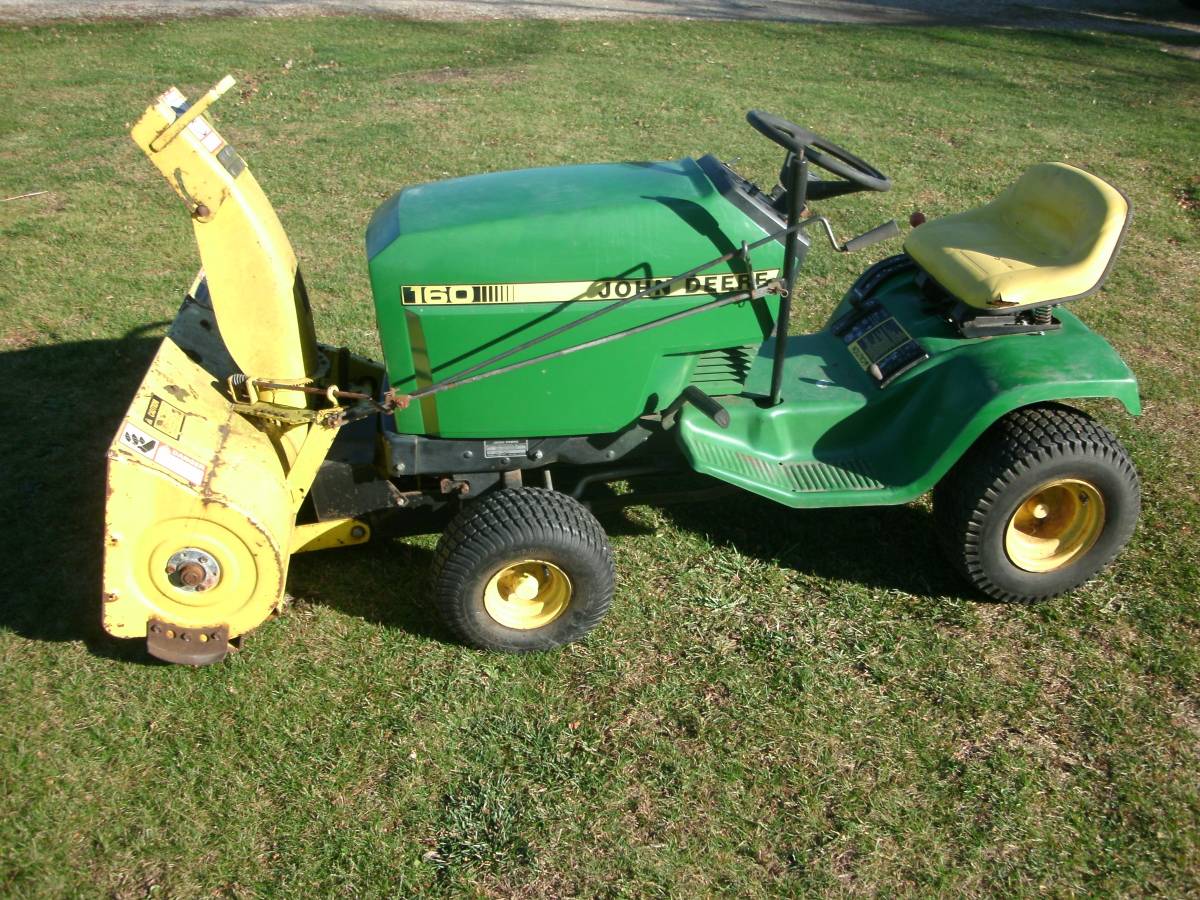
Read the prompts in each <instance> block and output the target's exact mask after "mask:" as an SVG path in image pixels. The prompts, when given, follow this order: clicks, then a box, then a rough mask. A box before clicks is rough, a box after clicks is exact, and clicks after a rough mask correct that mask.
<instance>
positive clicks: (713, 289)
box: [400, 269, 779, 306]
mask: <svg viewBox="0 0 1200 900" xmlns="http://www.w3.org/2000/svg"><path fill="white" fill-rule="evenodd" d="M778 276H779V270H778V269H762V270H760V271H758V272H754V273H753V278H751V276H749V275H746V274H745V273H736V274H735V273H732V272H727V273H725V274H722V275H694V276H692V277H691V278H685V279H683V280H681V281H678V282H676V283H675V285H674V286H673V287H671V288H669V289H668V288H667V287H665V285H666V284H667V282H668V281H669V280H670V279H667V278H603V279H600V280H599V281H533V282H524V283H517V284H413V285H405V286H404V287H402V288H400V301H401V302H402V303H403V304H404V305H405V306H467V305H470V304H480V305H483V304H488V303H565V302H567V301H570V300H622V299H624V298H625V297H632V296H633V295H634V294H636V293H638V292H640V291H644V290H647V289H649V288H652V287H654V286H655V285H657V284H661V285H664V287H663V288H662V289H661V290H658V291H655V292H654V293H653V294H650V295H649V296H648V297H647V298H646V299H657V298H661V297H693V296H706V295H716V294H728V293H732V292H733V291H745V290H750V289H751V287H762V286H763V285H764V284H766V283H767V282H768V281H770V280H771V279H773V278H777V277H778ZM752 282H753V283H752Z"/></svg>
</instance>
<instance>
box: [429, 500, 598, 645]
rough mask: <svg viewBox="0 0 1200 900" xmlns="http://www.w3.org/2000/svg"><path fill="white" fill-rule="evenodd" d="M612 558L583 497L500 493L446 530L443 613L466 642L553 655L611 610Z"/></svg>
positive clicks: (440, 582)
mask: <svg viewBox="0 0 1200 900" xmlns="http://www.w3.org/2000/svg"><path fill="white" fill-rule="evenodd" d="M614 579H615V573H614V570H613V562H612V552H611V550H610V549H609V544H608V539H607V537H606V536H605V534H604V529H603V528H601V526H600V523H599V522H597V521H596V517H595V516H593V515H592V514H591V513H590V512H589V511H588V510H587V509H586V508H585V507H584V506H583V504H581V503H580V502H579V501H578V500H575V499H574V498H572V497H570V496H568V495H566V494H561V493H558V492H556V491H551V490H545V489H543V488H515V489H508V490H500V491H496V492H494V493H491V494H488V495H487V496H485V497H483V498H481V499H479V500H476V501H474V502H472V503H471V504H470V505H469V506H468V507H466V508H465V509H464V510H463V511H462V512H460V513H459V514H458V515H457V516H456V517H455V518H454V519H453V520H452V521H451V522H450V525H449V526H448V527H447V529H446V531H445V533H444V534H443V535H442V537H441V540H439V541H438V546H437V551H436V553H435V554H434V558H433V577H432V581H433V596H434V602H435V603H436V605H437V609H438V612H439V613H440V615H441V616H442V619H443V620H444V621H445V623H446V625H447V626H448V627H449V628H450V630H451V631H452V632H453V633H454V635H455V636H456V637H457V638H458V639H459V640H461V641H462V642H463V643H466V644H469V645H471V646H473V647H479V648H481V649H484V650H500V651H504V652H507V653H526V652H529V651H534V650H551V649H553V648H555V647H561V646H562V645H563V644H568V643H571V642H572V641H577V640H579V639H580V638H582V637H583V636H584V635H585V634H587V633H588V632H589V631H591V630H592V629H593V628H594V627H595V626H596V625H597V624H598V623H599V622H600V620H601V619H602V618H604V615H605V613H607V612H608V609H609V606H610V605H611V604H612V594H613V582H614Z"/></svg>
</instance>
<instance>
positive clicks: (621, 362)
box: [367, 157, 782, 438]
mask: <svg viewBox="0 0 1200 900" xmlns="http://www.w3.org/2000/svg"><path fill="white" fill-rule="evenodd" d="M720 171H721V167H720V163H718V162H716V160H715V159H714V158H712V157H705V158H704V159H701V160H692V159H682V160H678V161H674V162H649V163H614V164H602V165H580V166H564V167H559V168H548V169H528V170H524V171H516V172H498V173H494V174H489V175H479V176H472V177H468V178H458V179H453V180H450V181H442V182H436V183H433V184H426V185H418V186H415V187H409V188H406V189H404V190H402V191H400V192H399V193H398V194H396V195H395V196H393V197H392V198H391V199H389V200H388V201H387V202H385V203H384V204H383V205H382V206H381V207H379V209H378V211H377V212H376V213H375V215H374V217H373V218H372V220H371V223H370V226H369V227H368V229H367V256H368V260H369V267H370V274H371V285H372V289H373V291H374V295H375V307H376V314H377V317H378V322H379V330H380V340H381V343H382V345H383V351H384V357H385V360H386V362H387V367H388V371H389V373H390V378H391V381H392V385H393V387H395V388H396V389H397V390H398V391H402V392H408V391H412V390H414V389H416V388H419V387H422V386H424V385H426V384H429V383H430V382H431V381H433V380H437V379H440V378H444V377H446V376H448V375H451V374H453V373H455V372H457V371H460V370H462V369H465V368H467V367H468V366H470V365H472V364H473V363H476V362H479V361H481V360H483V359H486V358H488V357H489V356H491V355H494V354H497V353H499V352H501V351H503V350H505V349H507V348H509V347H511V346H515V345H516V344H519V343H521V342H523V341H526V340H528V339H529V338H531V337H534V336H535V335H537V334H541V333H544V332H546V331H549V330H551V329H552V328H556V327H558V326H560V325H563V324H565V323H567V322H570V321H574V320H575V319H578V318H580V317H582V316H583V315H585V314H587V313H590V312H592V311H594V310H595V309H596V308H597V304H607V303H611V302H613V301H615V300H618V299H621V298H622V297H627V296H629V295H630V294H632V293H635V292H636V291H639V290H644V289H645V288H648V287H650V286H652V285H653V284H654V283H655V282H656V281H659V280H662V281H665V280H666V279H668V278H670V277H672V276H674V275H677V274H679V273H680V272H682V271H685V270H687V269H689V268H691V267H692V266H694V265H695V264H696V263H697V261H699V260H704V259H711V258H713V257H716V256H719V255H722V254H725V253H728V252H730V251H733V250H736V249H738V248H739V247H740V246H741V244H742V242H743V241H747V242H752V241H754V240H757V239H760V238H762V237H763V236H764V235H765V234H767V233H768V229H769V230H772V231H773V230H776V229H777V228H778V227H779V224H778V222H775V221H772V219H771V216H770V213H769V211H767V212H764V210H762V209H751V210H750V211H746V210H745V209H744V208H743V207H744V206H745V204H744V203H743V204H741V205H739V204H738V203H735V202H734V200H733V199H731V196H732V193H733V192H732V191H730V190H729V186H728V184H727V183H724V184H723V183H722V181H721V178H720V177H719V176H720ZM722 188H724V190H725V192H724V193H723V192H722ZM781 259H782V246H781V245H779V244H775V243H772V244H770V245H768V246H766V247H763V248H761V250H759V251H756V252H755V254H754V257H753V269H754V271H753V272H751V271H747V268H746V266H745V264H744V263H742V262H741V261H740V260H734V261H731V262H730V263H728V264H726V265H725V266H724V267H723V268H722V267H716V268H714V269H713V270H711V272H709V273H705V275H703V276H700V277H697V278H693V279H689V280H688V282H687V283H686V284H682V285H679V286H678V287H677V288H676V289H675V290H674V291H672V293H671V294H670V295H664V296H652V297H650V298H647V299H645V300H640V301H637V302H635V303H631V304H629V305H627V306H626V307H624V308H622V309H620V310H618V311H615V312H614V313H613V314H612V315H610V316H605V317H603V318H602V319H600V320H598V321H596V322H595V323H587V324H585V325H583V326H580V327H579V328H578V329H575V330H572V331H571V332H569V333H568V334H564V335H562V336H561V338H557V339H554V340H551V341H548V342H546V343H544V344H541V345H539V346H538V347H537V348H536V350H531V351H530V352H529V353H528V354H527V356H533V355H535V354H541V353H546V352H549V351H552V350H555V349H559V348H562V347H567V346H570V345H572V344H575V343H579V342H582V341H585V340H588V339H591V338H595V337H601V336H603V335H607V334H610V333H612V332H614V331H618V330H622V329H625V328H630V327H632V326H635V325H640V324H643V323H645V322H649V321H653V320H656V319H659V318H662V317H663V316H666V315H669V314H671V313H673V312H677V311H679V310H681V309H686V308H689V307H692V306H695V305H697V304H699V303H701V302H704V301H705V300H708V299H710V298H712V297H713V296H716V295H718V294H721V293H726V292H729V291H733V290H737V289H739V288H740V287H743V286H746V285H748V284H750V283H751V282H754V283H762V282H764V281H766V280H767V279H768V278H770V277H772V276H773V275H774V274H775V273H776V271H777V270H778V269H779V268H780V265H781ZM777 307H778V300H777V299H776V298H770V299H766V300H756V301H747V302H744V303H740V304H735V305H732V306H728V307H724V308H722V309H719V310H716V311H714V312H712V313H710V314H706V315H703V316H697V317H694V318H691V319H687V320H684V321H681V322H679V323H677V324H675V325H670V326H667V327H665V328H661V329H654V330H652V331H649V332H646V333H644V334H641V335H635V336H632V337H629V338H627V339H624V340H621V341H617V342H614V343H613V344H610V345H606V346H602V347H596V348H593V349H589V350H587V351H584V352H581V353H577V354H574V355H572V356H570V357H565V358H562V359H558V360H555V361H553V364H552V365H546V366H532V367H529V368H528V369H523V370H521V371H518V372H514V373H512V374H509V375H505V376H502V377H498V378H495V379H489V380H486V381H483V382H480V383H478V384H474V385H470V386H467V387H463V388H460V389H457V390H454V391H450V392H447V393H446V394H443V395H440V396H438V397H435V398H429V399H427V400H425V401H423V402H422V403H421V404H414V405H413V406H412V407H410V408H409V409H408V410H405V411H403V412H400V413H398V414H397V415H396V425H397V428H398V429H399V430H400V431H401V432H406V433H414V434H430V435H434V434H436V435H441V436H444V437H494V438H503V437H516V436H522V437H524V436H531V435H539V436H550V435H566V434H596V433H603V432H606V431H615V430H617V429H619V428H622V427H624V426H625V425H627V424H628V423H629V422H631V421H632V420H633V419H635V418H636V417H637V416H638V415H641V414H643V413H646V412H653V411H655V410H659V409H662V408H663V407H665V406H666V405H667V404H669V403H670V402H671V401H672V400H674V399H675V398H676V397H678V396H679V393H680V392H681V391H682V390H683V388H684V387H686V386H687V384H688V383H689V381H690V380H691V379H692V377H693V375H694V374H695V373H696V371H697V367H698V366H699V367H701V368H705V367H706V366H708V363H709V362H711V360H708V361H707V362H706V356H709V355H711V354H713V353H718V354H719V353H721V352H724V351H730V352H740V350H739V349H738V348H741V347H744V346H747V345H757V344H758V343H760V342H761V341H762V340H763V339H765V338H766V337H767V335H768V334H770V331H771V328H772V324H773V321H774V316H775V312H776V310H777ZM521 358H523V357H522V356H517V357H515V358H514V359H512V360H508V362H512V361H516V360H518V359H521ZM734 389H736V386H735V388H734ZM514 397H517V398H520V402H516V403H514V402H513V398H514Z"/></svg>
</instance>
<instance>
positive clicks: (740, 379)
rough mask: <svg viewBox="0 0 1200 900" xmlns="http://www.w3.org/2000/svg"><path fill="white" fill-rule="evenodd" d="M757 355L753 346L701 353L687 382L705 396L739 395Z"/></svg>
mask: <svg viewBox="0 0 1200 900" xmlns="http://www.w3.org/2000/svg"><path fill="white" fill-rule="evenodd" d="M757 353H758V347H757V346H756V345H753V344H751V345H749V346H745V347H726V348H725V349H723V350H709V351H708V352H707V353H701V354H699V355H698V356H697V357H696V364H695V366H694V367H693V368H692V375H691V378H690V379H689V380H688V381H689V383H690V384H694V385H696V387H698V388H700V390H702V391H704V393H706V394H711V395H715V396H719V395H721V394H737V393H740V392H741V390H742V388H743V387H745V385H746V376H747V375H749V374H750V366H752V365H753V364H754V357H755V355H756V354H757Z"/></svg>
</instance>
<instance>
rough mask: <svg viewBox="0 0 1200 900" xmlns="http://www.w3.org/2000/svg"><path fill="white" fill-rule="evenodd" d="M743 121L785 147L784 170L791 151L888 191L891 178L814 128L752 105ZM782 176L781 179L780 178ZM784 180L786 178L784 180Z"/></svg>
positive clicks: (869, 187)
mask: <svg viewBox="0 0 1200 900" xmlns="http://www.w3.org/2000/svg"><path fill="white" fill-rule="evenodd" d="M746 121H747V122H749V123H750V125H751V127H752V128H754V130H755V131H757V132H758V133H759V134H761V135H763V136H764V137H766V138H768V139H770V140H772V141H774V142H775V143H776V144H778V145H779V146H780V147H782V148H783V149H785V150H787V151H788V160H787V162H786V163H785V164H784V172H786V171H787V170H788V169H789V168H790V166H789V165H788V164H789V163H790V162H791V157H792V154H800V153H803V154H804V158H805V159H807V160H808V161H809V162H811V163H812V164H813V165H815V166H820V167H821V168H822V169H824V170H825V171H826V172H832V173H833V174H834V175H839V176H841V177H842V178H844V179H846V180H847V181H849V182H850V183H851V184H853V185H856V186H857V187H858V189H859V190H868V191H890V190H891V189H892V180H891V179H890V178H888V177H887V176H886V175H884V174H883V173H882V172H880V171H879V170H878V169H876V168H875V167H874V166H873V165H871V164H870V163H869V162H867V161H866V160H864V159H859V158H858V157H857V156H855V155H854V154H853V153H851V152H850V151H849V150H846V149H845V148H843V147H839V146H838V145H837V144H835V143H833V141H830V140H826V139H825V138H823V137H821V136H820V135H819V134H817V133H816V132H814V131H809V130H808V129H807V128H801V127H800V126H799V125H797V124H796V123H794V122H789V121H788V120H787V119H783V118H780V117H779V116H776V115H772V114H771V113H768V112H763V111H762V110H758V109H752V110H750V112H748V113H746ZM781 180H782V179H781ZM785 183H786V182H785Z"/></svg>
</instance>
